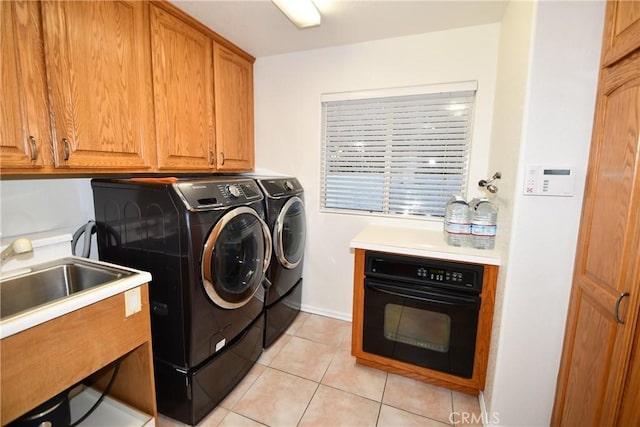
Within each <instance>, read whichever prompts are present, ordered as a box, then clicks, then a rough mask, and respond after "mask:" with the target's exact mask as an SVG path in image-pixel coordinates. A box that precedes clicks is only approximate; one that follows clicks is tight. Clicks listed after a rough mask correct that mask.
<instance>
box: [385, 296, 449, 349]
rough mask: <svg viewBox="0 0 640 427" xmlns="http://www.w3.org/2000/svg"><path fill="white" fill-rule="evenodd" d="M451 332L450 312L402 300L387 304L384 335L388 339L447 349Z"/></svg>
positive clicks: (423, 346)
mask: <svg viewBox="0 0 640 427" xmlns="http://www.w3.org/2000/svg"><path fill="white" fill-rule="evenodd" d="M450 336H451V318H450V317H449V315H448V314H445V313H437V312H433V311H428V310H421V309H418V308H414V307H407V306H404V305H398V304H386V305H385V308H384V337H385V338H386V339H388V340H391V341H395V342H399V343H403V344H408V345H412V346H414V347H419V348H424V349H427V350H433V351H437V352H440V353H446V352H448V351H449V338H450Z"/></svg>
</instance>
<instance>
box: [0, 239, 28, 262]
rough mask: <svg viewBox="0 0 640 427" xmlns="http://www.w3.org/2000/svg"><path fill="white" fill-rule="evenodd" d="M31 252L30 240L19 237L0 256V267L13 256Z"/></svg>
mask: <svg viewBox="0 0 640 427" xmlns="http://www.w3.org/2000/svg"><path fill="white" fill-rule="evenodd" d="M31 251H33V246H31V240H29V239H27V238H26V237H19V238H17V239H16V240H14V241H13V242H11V243H10V244H9V246H7V247H6V249H5V250H4V251H2V253H1V254H0V267H1V266H3V265H4V264H5V262H7V261H8V259H9V258H10V257H12V256H15V255H20V254H24V253H27V252H31Z"/></svg>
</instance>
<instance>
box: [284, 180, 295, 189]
mask: <svg viewBox="0 0 640 427" xmlns="http://www.w3.org/2000/svg"><path fill="white" fill-rule="evenodd" d="M282 186H283V187H284V189H285V190H287V191H291V190H293V183H292V182H291V181H285V182H284V184H283V185H282Z"/></svg>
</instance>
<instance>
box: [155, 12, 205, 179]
mask: <svg viewBox="0 0 640 427" xmlns="http://www.w3.org/2000/svg"><path fill="white" fill-rule="evenodd" d="M151 47H152V52H153V54H152V63H153V93H154V107H155V122H156V138H157V150H158V168H159V169H161V170H163V169H171V170H208V169H214V168H215V161H214V157H215V154H214V153H215V149H216V148H215V140H214V130H213V112H214V109H213V108H214V107H213V65H212V60H213V46H212V43H211V39H210V38H209V37H208V36H207V35H206V34H204V33H203V32H201V31H199V30H198V29H197V28H195V27H193V26H191V25H189V24H188V23H187V22H185V21H184V20H182V19H179V18H178V17H176V16H174V15H172V14H171V13H169V12H167V11H165V10H163V9H161V8H159V7H157V6H155V5H152V6H151Z"/></svg>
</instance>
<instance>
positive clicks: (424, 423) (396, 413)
mask: <svg viewBox="0 0 640 427" xmlns="http://www.w3.org/2000/svg"><path fill="white" fill-rule="evenodd" d="M448 425H449V424H444V423H441V422H439V421H436V420H432V419H431V418H427V417H422V416H420V415H416V414H412V413H411V412H407V411H403V410H402V409H398V408H394V407H391V406H387V405H382V408H380V417H378V424H377V427H398V426H402V427H446V426H448Z"/></svg>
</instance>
